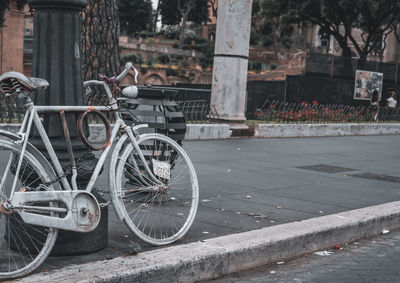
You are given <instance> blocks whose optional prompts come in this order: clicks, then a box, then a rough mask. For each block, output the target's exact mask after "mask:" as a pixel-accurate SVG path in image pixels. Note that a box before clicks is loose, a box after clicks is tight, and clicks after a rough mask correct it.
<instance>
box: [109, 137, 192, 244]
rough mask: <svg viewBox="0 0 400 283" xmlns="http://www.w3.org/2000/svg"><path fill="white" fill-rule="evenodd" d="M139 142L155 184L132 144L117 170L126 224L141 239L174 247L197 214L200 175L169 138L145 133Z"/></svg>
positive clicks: (117, 184) (118, 190)
mask: <svg viewBox="0 0 400 283" xmlns="http://www.w3.org/2000/svg"><path fill="white" fill-rule="evenodd" d="M138 144H139V147H140V149H141V152H142V154H143V155H144V157H145V160H146V163H147V165H148V166H149V167H150V169H151V171H152V174H153V175H154V176H155V177H156V178H157V181H156V180H154V178H152V177H151V176H149V174H148V172H147V171H146V170H145V167H144V164H143V162H142V161H141V160H140V158H139V154H138V152H137V150H136V149H135V148H134V146H133V145H132V143H128V144H127V145H126V147H125V148H124V150H123V153H122V154H121V156H120V157H119V161H118V164H117V167H116V178H115V180H116V181H115V182H116V186H115V188H116V192H115V193H116V194H117V199H118V203H117V205H119V206H120V207H122V210H123V214H124V221H125V223H126V224H127V226H128V227H129V228H130V229H131V231H133V232H134V233H135V234H136V235H138V236H139V238H141V239H142V240H143V241H145V242H147V243H150V244H152V245H158V246H159V245H166V244H170V243H172V242H174V241H176V240H177V239H179V238H181V237H182V236H184V235H185V234H186V232H187V231H188V230H189V228H190V226H191V225H192V223H193V220H194V217H195V215H196V211H197V205H198V200H199V189H198V182H197V176H196V172H195V170H194V167H193V164H192V162H191V161H190V159H189V157H188V155H187V154H186V153H185V151H184V150H183V149H182V147H180V146H179V145H178V144H177V143H176V142H174V141H173V140H172V139H170V138H168V137H166V136H163V135H160V134H146V135H142V136H141V137H140V138H139V141H138Z"/></svg>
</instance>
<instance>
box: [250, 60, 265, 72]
mask: <svg viewBox="0 0 400 283" xmlns="http://www.w3.org/2000/svg"><path fill="white" fill-rule="evenodd" d="M248 68H249V70H250V71H261V70H262V62H260V61H249V67H248Z"/></svg>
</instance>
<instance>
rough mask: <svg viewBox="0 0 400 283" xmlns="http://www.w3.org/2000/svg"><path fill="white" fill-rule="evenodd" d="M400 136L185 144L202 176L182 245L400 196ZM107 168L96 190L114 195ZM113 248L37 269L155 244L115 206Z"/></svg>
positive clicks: (111, 230)
mask: <svg viewBox="0 0 400 283" xmlns="http://www.w3.org/2000/svg"><path fill="white" fill-rule="evenodd" d="M399 142H400V136H397V135H393V136H352V137H325V138H281V139H255V138H252V139H229V140H217V141H198V142H184V148H185V149H186V150H187V152H188V153H189V156H190V157H191V159H192V161H193V163H194V165H195V168H196V171H197V174H198V179H199V186H200V202H199V208H198V213H197V215H196V219H195V221H194V223H193V226H192V228H191V229H190V231H189V232H188V234H187V235H186V236H185V237H184V239H182V240H180V241H179V242H177V243H176V245H179V244H183V243H189V242H194V241H199V240H204V239H209V238H215V237H219V236H224V235H229V234H234V233H239V232H243V231H250V230H255V229H259V228H264V227H268V226H272V225H278V224H282V223H288V222H293V221H299V220H304V219H309V218H314V217H318V216H322V215H328V214H334V213H338V212H343V211H348V210H352V209H356V208H363V207H368V206H372V205H376V204H383V203H387V202H392V201H396V200H400V190H399V184H400V170H399V167H400V163H399V160H400V153H399V151H398V150H396V148H398V145H399ZM107 176H108V174H107V168H105V171H104V173H103V175H102V177H101V178H100V179H99V180H98V182H97V184H96V187H97V188H100V189H102V190H104V191H106V193H105V194H104V197H105V198H108V194H107V190H108V180H107ZM108 225H109V226H108V237H109V239H108V246H107V248H106V249H103V250H101V251H99V252H96V253H91V254H87V255H79V256H78V255H77V256H63V257H49V258H48V259H47V261H46V262H45V263H44V264H43V265H42V267H41V268H40V269H39V270H38V271H39V272H40V271H44V270H55V269H58V268H61V267H66V266H68V265H70V264H80V263H85V262H91V261H97V260H105V259H110V258H113V257H118V256H126V255H130V254H132V245H134V246H135V249H136V250H138V251H139V252H142V251H148V250H151V249H160V248H161V249H162V247H151V246H149V245H147V244H144V243H143V242H141V241H140V240H139V239H138V238H137V237H136V236H135V235H133V234H132V233H131V232H130V231H129V230H128V229H127V228H126V227H125V225H124V224H122V223H120V222H119V221H118V220H117V219H116V217H115V215H114V212H113V209H112V206H111V205H110V207H109V221H108Z"/></svg>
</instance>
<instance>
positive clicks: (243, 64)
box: [211, 0, 252, 124]
mask: <svg viewBox="0 0 400 283" xmlns="http://www.w3.org/2000/svg"><path fill="white" fill-rule="evenodd" d="M251 7H252V0H240V1H238V0H219V1H218V19H217V34H216V42H215V52H214V53H215V55H214V69H213V82H212V93H211V105H212V106H214V107H215V109H216V110H217V112H218V115H219V118H220V119H221V120H222V121H225V122H228V123H230V124H235V123H243V122H244V121H245V120H246V118H245V116H244V110H245V103H246V84H247V65H248V56H249V44H250V28H251Z"/></svg>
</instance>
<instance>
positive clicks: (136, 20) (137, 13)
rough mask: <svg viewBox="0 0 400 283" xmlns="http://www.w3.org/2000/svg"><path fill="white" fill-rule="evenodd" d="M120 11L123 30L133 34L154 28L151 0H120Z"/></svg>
mask: <svg viewBox="0 0 400 283" xmlns="http://www.w3.org/2000/svg"><path fill="white" fill-rule="evenodd" d="M118 11H119V20H120V23H121V31H124V32H126V33H127V34H132V33H136V32H139V31H143V30H147V31H150V30H152V25H153V20H152V11H153V10H152V5H151V0H119V1H118Z"/></svg>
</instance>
